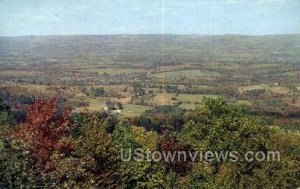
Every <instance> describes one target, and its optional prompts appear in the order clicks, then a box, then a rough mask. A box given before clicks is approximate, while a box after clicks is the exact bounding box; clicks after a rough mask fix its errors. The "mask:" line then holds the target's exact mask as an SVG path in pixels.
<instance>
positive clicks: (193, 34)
mask: <svg viewBox="0 0 300 189" xmlns="http://www.w3.org/2000/svg"><path fill="white" fill-rule="evenodd" d="M299 34H300V32H299V33H274V34H239V33H224V34H200V33H190V34H180V33H164V34H162V33H110V34H109V33H106V34H49V35H48V34H45V35H44V34H28V35H0V37H58V36H74V37H76V36H122V35H123V36H124V35H131V36H133V35H160V36H161V35H170V36H171V35H173V36H230V35H232V36H234V35H235V36H253V37H255V36H272V35H299Z"/></svg>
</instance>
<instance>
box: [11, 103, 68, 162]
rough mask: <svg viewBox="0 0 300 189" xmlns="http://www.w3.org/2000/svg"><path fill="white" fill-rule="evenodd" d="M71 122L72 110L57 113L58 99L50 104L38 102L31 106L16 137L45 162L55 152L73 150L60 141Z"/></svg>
mask: <svg viewBox="0 0 300 189" xmlns="http://www.w3.org/2000/svg"><path fill="white" fill-rule="evenodd" d="M69 120H70V109H65V110H64V111H63V112H62V113H61V114H58V113H57V102H56V98H53V99H51V100H50V101H49V102H45V101H40V100H37V101H35V102H34V103H33V104H32V105H30V106H29V108H28V111H27V119H26V122H25V123H22V124H21V125H20V126H19V127H18V128H17V129H16V131H15V136H17V137H18V138H20V139H21V140H23V141H24V142H25V143H26V144H28V145H29V147H30V149H31V153H33V154H34V155H36V156H37V157H38V159H39V160H41V161H42V162H45V161H47V160H48V159H49V158H50V156H51V153H52V152H53V151H55V150H58V151H64V152H66V151H72V150H73V146H72V145H71V144H64V143H62V142H61V141H60V140H61V139H62V138H63V137H64V136H66V134H67V131H66V126H67V125H68V123H69Z"/></svg>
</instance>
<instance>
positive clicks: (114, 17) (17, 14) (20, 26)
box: [0, 0, 300, 36]
mask: <svg viewBox="0 0 300 189" xmlns="http://www.w3.org/2000/svg"><path fill="white" fill-rule="evenodd" d="M162 32H163V33H174V34H247V35H264V34H285V33H300V1H299V0H0V35H6V36H15V35H68V34H140V33H142V34H149V33H151V34H153V33H162Z"/></svg>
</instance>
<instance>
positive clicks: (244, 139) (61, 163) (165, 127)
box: [0, 99, 300, 188]
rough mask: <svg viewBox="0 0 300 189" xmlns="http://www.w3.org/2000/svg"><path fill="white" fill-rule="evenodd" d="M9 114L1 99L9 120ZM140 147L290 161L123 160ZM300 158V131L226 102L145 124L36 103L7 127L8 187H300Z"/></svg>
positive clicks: (2, 173) (2, 130)
mask: <svg viewBox="0 0 300 189" xmlns="http://www.w3.org/2000/svg"><path fill="white" fill-rule="evenodd" d="M6 111H8V107H7V106H6V105H4V104H3V102H0V112H1V115H2V114H3V115H4V114H5V112H6ZM149 120H150V121H149ZM153 122H154V124H153ZM153 125H156V127H157V128H160V129H155V127H153ZM134 148H141V149H145V150H146V149H150V150H151V151H154V150H157V151H160V152H164V151H165V152H168V151H207V150H211V151H238V152H240V154H243V153H245V152H246V151H247V150H252V151H268V150H278V151H280V152H281V154H282V157H281V160H280V162H258V161H254V162H246V161H244V162H243V161H237V162H226V161H225V162H219V161H216V160H213V161H210V162H206V161H205V162H203V161H195V162H192V161H179V160H175V161H173V162H169V161H163V160H162V161H160V162H156V161H134V160H132V161H122V160H121V159H120V152H121V149H122V150H123V151H124V152H125V153H127V154H128V153H129V152H130V149H134ZM299 153H300V136H299V134H296V133H285V132H283V131H281V130H279V129H276V128H271V127H267V126H261V125H257V124H256V123H255V120H252V119H250V118H249V117H248V116H247V114H246V113H245V112H244V110H242V109H240V108H238V107H236V106H235V105H232V104H229V103H227V102H225V101H224V100H222V99H205V100H204V101H203V104H202V105H201V106H199V108H197V109H196V110H194V111H185V110H182V109H178V108H177V109H176V107H172V106H162V107H156V108H155V109H153V110H150V111H148V112H147V113H146V114H145V115H143V116H142V117H140V118H139V119H134V118H131V119H122V118H116V117H113V116H112V115H108V114H106V113H100V112H98V113H89V112H84V113H73V114H72V113H71V111H70V109H67V108H66V109H63V110H62V109H59V108H58V105H57V100H56V99H52V100H49V101H35V102H34V103H33V104H32V105H30V106H29V108H28V110H27V117H26V121H25V122H23V123H20V124H11V123H8V122H1V126H0V184H1V185H0V188H20V187H22V188H36V187H45V188H296V187H299V186H300V179H299V171H300V159H299V157H300V156H299Z"/></svg>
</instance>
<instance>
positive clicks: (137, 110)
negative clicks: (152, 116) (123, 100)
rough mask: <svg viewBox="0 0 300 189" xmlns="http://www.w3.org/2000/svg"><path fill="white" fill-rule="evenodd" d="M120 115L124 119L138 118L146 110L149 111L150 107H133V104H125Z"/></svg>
mask: <svg viewBox="0 0 300 189" xmlns="http://www.w3.org/2000/svg"><path fill="white" fill-rule="evenodd" d="M123 107H124V109H123V110H122V113H121V115H122V116H125V117H130V116H139V115H141V114H142V113H144V112H145V111H146V110H150V109H151V108H152V107H151V106H143V105H135V104H125V105H124V106H123Z"/></svg>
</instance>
